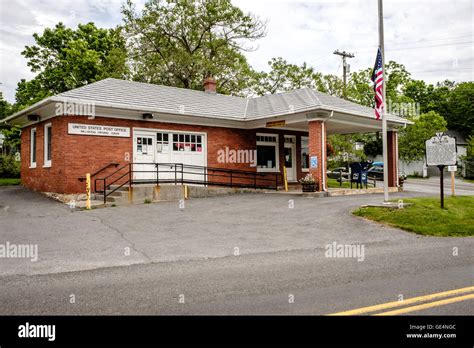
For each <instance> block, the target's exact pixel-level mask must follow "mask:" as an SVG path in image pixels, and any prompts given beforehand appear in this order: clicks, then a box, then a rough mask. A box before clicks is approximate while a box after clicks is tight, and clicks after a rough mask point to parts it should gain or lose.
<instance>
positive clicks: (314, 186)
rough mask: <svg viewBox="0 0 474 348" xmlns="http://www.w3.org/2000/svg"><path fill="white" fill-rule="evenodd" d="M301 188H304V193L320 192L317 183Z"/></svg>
mask: <svg viewBox="0 0 474 348" xmlns="http://www.w3.org/2000/svg"><path fill="white" fill-rule="evenodd" d="M301 187H302V188H303V192H316V191H317V190H318V184H317V183H313V184H301Z"/></svg>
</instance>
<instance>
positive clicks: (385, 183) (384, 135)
mask: <svg viewBox="0 0 474 348" xmlns="http://www.w3.org/2000/svg"><path fill="white" fill-rule="evenodd" d="M382 2H383V0H378V8H379V46H380V52H381V54H382V73H383V75H382V76H383V86H382V89H383V107H382V110H381V112H382V150H383V200H384V202H388V161H387V159H388V154H387V116H386V113H385V106H386V102H385V98H386V96H387V95H386V91H385V50H384V39H383V4H382Z"/></svg>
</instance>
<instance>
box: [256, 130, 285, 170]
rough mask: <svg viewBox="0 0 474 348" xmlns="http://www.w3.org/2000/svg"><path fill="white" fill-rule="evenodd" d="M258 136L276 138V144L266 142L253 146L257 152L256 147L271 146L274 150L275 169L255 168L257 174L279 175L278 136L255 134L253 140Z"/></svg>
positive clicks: (258, 142) (273, 134)
mask: <svg viewBox="0 0 474 348" xmlns="http://www.w3.org/2000/svg"><path fill="white" fill-rule="evenodd" d="M258 136H274V137H276V140H277V141H276V142H266V141H257V142H256V145H255V149H256V150H257V146H258V145H267V146H268V145H273V146H275V148H276V151H275V157H276V158H275V162H276V163H275V168H258V166H257V172H258V173H279V172H280V146H279V141H280V137H279V135H278V134H275V133H257V134H255V139H256V137H258Z"/></svg>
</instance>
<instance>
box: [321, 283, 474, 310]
mask: <svg viewBox="0 0 474 348" xmlns="http://www.w3.org/2000/svg"><path fill="white" fill-rule="evenodd" d="M471 291H474V286H469V287H467V288H461V289H454V290H449V291H443V292H438V293H435V294H430V295H424V296H418V297H413V298H409V299H407V300H403V301H393V302H387V303H382V304H378V305H374V306H368V307H362V308H357V309H352V310H349V311H344V312H338V313H332V314H329V315H358V314H364V313H370V312H377V311H380V310H383V309H389V308H394V307H401V306H406V305H410V304H413V303H417V302H425V301H429V300H433V299H436V298H440V297H448V296H452V295H459V294H462V293H466V292H471Z"/></svg>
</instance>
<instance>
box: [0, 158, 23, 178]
mask: <svg viewBox="0 0 474 348" xmlns="http://www.w3.org/2000/svg"><path fill="white" fill-rule="evenodd" d="M19 177H20V162H18V161H16V160H15V156H11V155H3V156H0V178H19Z"/></svg>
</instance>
